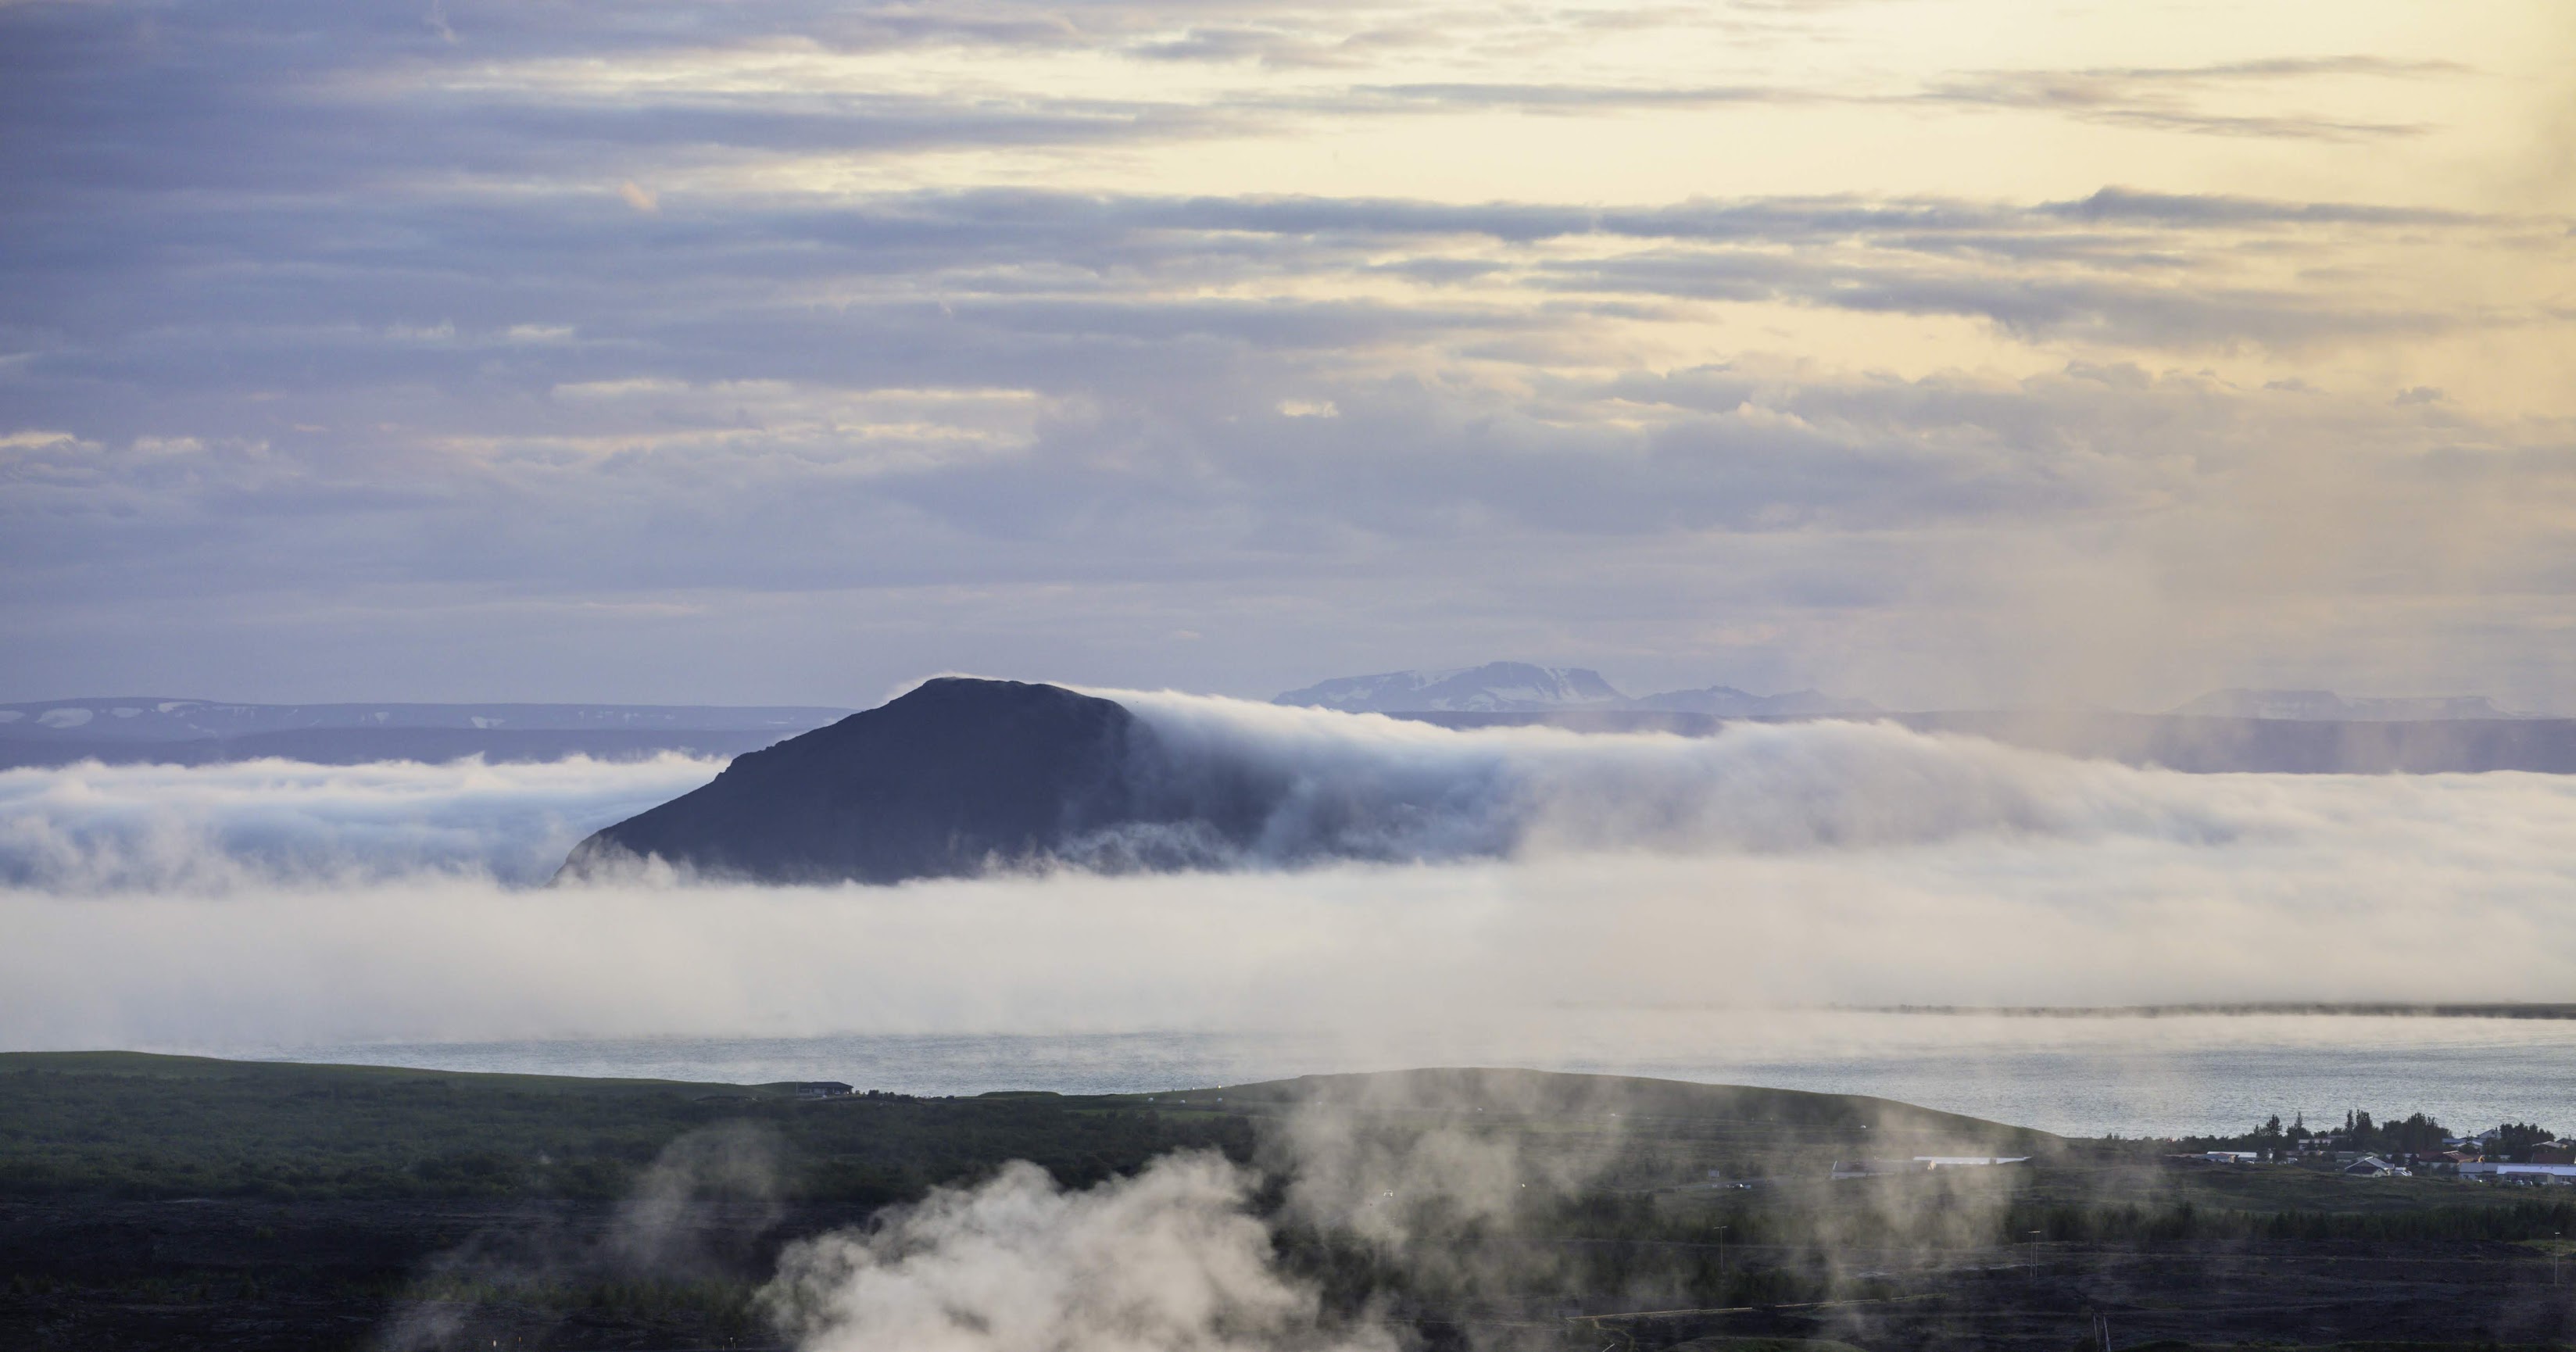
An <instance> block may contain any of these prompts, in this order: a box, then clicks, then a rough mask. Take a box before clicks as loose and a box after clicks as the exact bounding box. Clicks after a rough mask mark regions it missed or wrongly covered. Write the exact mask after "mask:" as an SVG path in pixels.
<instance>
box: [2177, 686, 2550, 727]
mask: <svg viewBox="0 0 2576 1352" xmlns="http://www.w3.org/2000/svg"><path fill="white" fill-rule="evenodd" d="M2174 712H2175V713H2177V714H2180V715H2183V716H2185V717H2192V718H2270V719H2280V720H2284V721H2287V722H2294V723H2433V722H2442V721H2446V720H2449V719H2458V718H2540V717H2546V715H2542V714H2517V713H2508V712H2506V711H2505V710H2502V709H2499V708H2497V707H2496V706H2495V701H2494V700H2491V699H2488V698H2487V697H2486V696H2484V695H2434V696H2427V697H2422V698H2413V699H2345V698H2344V697H2343V696H2341V695H2338V694H2336V693H2335V692H2333V691H2331V690H2244V689H2230V690H2213V691H2211V692H2210V693H2208V694H2206V695H2203V696H2201V697H2200V698H2198V699H2196V700H2193V701H2192V702H2190V703H2189V704H2185V705H2181V706H2179V707H2177V708H2176V709H2175V710H2174Z"/></svg>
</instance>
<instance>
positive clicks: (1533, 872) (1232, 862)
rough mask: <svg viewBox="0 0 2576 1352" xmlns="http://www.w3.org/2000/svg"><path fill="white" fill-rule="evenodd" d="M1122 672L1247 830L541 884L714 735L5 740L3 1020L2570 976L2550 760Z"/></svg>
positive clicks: (627, 1014)
mask: <svg viewBox="0 0 2576 1352" xmlns="http://www.w3.org/2000/svg"><path fill="white" fill-rule="evenodd" d="M1120 698H1122V699H1124V700H1126V701H1129V702H1130V703H1131V704H1132V706H1133V707H1134V708H1135V709H1136V710H1137V712H1138V713H1139V714H1140V715H1141V716H1142V717H1144V718H1145V719H1146V720H1147V721H1148V722H1149V723H1150V724H1151V725H1152V726H1153V727H1154V728H1155V729H1156V730H1157V732H1158V734H1160V735H1162V736H1164V737H1166V738H1170V739H1173V740H1175V741H1177V742H1180V743H1183V744H1184V745H1188V746H1193V747H1196V748H1198V749H1200V750H1204V751H1208V752H1210V753H1214V752H1216V751H1222V752H1223V753H1224V754H1225V755H1228V756H1231V757H1236V758H1240V759H1244V760H1248V761H1251V762H1255V763H1258V764H1261V765H1265V766H1267V767H1269V768H1270V769H1271V771H1272V772H1275V773H1278V774H1281V775H1286V776H1289V777H1291V778H1293V779H1294V780H1295V781H1296V782H1297V783H1298V784H1300V785H1301V786H1303V790H1302V792H1301V793H1300V794H1299V795H1296V801H1297V802H1298V803H1299V804H1301V805H1302V807H1301V810H1300V811H1299V812H1293V813H1290V814H1288V815H1286V816H1284V817H1283V818H1282V819H1281V820H1280V821H1278V822H1277V823H1275V824H1274V826H1275V830H1274V832H1273V834H1272V835H1271V836H1270V838H1269V846H1270V849H1271V851H1272V853H1271V854H1270V855H1269V856H1268V857H1266V858H1263V857H1252V858H1234V859H1228V860H1223V861H1215V862H1219V863H1222V864H1223V865H1224V866H1225V867H1227V868H1232V869H1238V870H1245V871H1235V872H1204V871H1199V872H1184V873H1177V874H1150V875H1114V874H1113V875H1103V874H1096V873H1091V872H1087V871H1085V870H1082V869H1080V868H1068V869H1057V870H1047V871H1036V872H1014V871H1005V872H1002V873H999V874H996V875H994V876H990V877H987V878H983V879H975V880H961V881H953V882H933V883H915V884H907V885H903V886H899V887H891V888H866V887H821V888H758V887H737V886H729V885H722V884H706V883H690V882H688V881H686V880H685V879H676V878H672V877H669V876H667V875H666V876H663V877H660V878H658V879H657V878H654V877H650V876H647V877H637V878H631V879H628V880H626V881H623V882H614V883H603V884H598V885H592V886H567V887H555V888H544V887H530V886H527V885H526V884H528V883H529V882H532V881H534V880H536V879H538V878H540V877H542V876H543V874H544V872H545V871H546V868H547V867H550V865H551V863H552V859H551V858H549V857H548V856H547V855H546V854H545V853H544V852H545V851H549V850H552V851H560V850H561V849H563V848H566V847H568V844H569V842H570V841H571V840H573V839H576V838H578V836H579V835H580V833H581V832H582V831H584V830H585V829H587V828H589V827H593V826H596V825H599V824H604V823H605V822H606V821H608V820H611V819H614V818H615V817H617V816H619V815H621V814H624V813H627V812H630V811H632V810H635V809H636V808H637V807H640V806H642V805H644V804H647V803H649V802H652V801H655V800H657V799H658V798H660V797H663V796H667V795H669V794H673V793H677V792H681V791H684V790H686V789H687V788H690V787H694V786H695V784H697V783H699V782H703V780H704V779H705V778H706V777H707V776H708V775H710V774H711V773H712V771H713V769H714V767H713V766H712V765H710V764H708V763H704V762H693V761H686V760H680V759H676V758H673V759H667V760H664V761H659V762H646V763H640V764H624V765H620V764H601V763H591V762H565V763H561V764H558V765H552V766H539V767H484V766H479V765H475V764H472V763H466V764H461V765H456V766H446V767H384V768H381V769H376V770H369V771H364V772H350V771H346V770H324V769H319V768H316V767H294V766H285V765H264V766H262V765H253V766H226V767H207V768H180V767H153V768H115V769H108V770H100V769H98V768H97V767H86V768H75V769H71V770H63V771H16V772H11V773H10V775H9V776H8V777H7V778H6V779H5V780H0V783H5V784H6V785H7V786H8V788H9V793H8V796H7V797H6V799H5V801H4V802H0V814H5V815H0V851H5V854H0V858H5V860H6V862H7V865H8V867H9V869H10V870H11V877H12V878H13V881H12V883H11V884H10V887H9V889H8V890H7V891H6V892H5V893H0V908H5V911H6V917H5V918H6V924H7V928H8V930H9V932H10V933H11V934H12V936H13V938H14V942H13V943H12V944H11V945H9V946H8V949H7V951H6V953H5V954H0V991H5V994H0V1021H5V1022H6V1023H7V1024H8V1025H9V1026H10V1027H12V1028H14V1029H17V1030H19V1032H20V1035H21V1037H22V1038H23V1039H27V1040H31V1041H32V1042H35V1043H41V1044H42V1045H50V1046H71V1045H96V1044H100V1043H125V1044H140V1045H158V1046H171V1045H200V1046H202V1045H207V1044H208V1043H209V1042H210V1041H220V1042H224V1043H225V1044H226V1045H236V1044H238V1043H257V1042H261V1041H263V1040H265V1041H297V1040H313V1039H315V1038H324V1039H331V1038H344V1039H348V1040H365V1039H402V1038H426V1037H450V1038H524V1037H539V1036H546V1035H554V1034H566V1033H576V1032H578V1033H586V1034H603V1035H605V1034H616V1035H635V1036H643V1035H655V1034H676V1033H683V1032H694V1033H700V1034H706V1033H713V1032H728V1033H772V1034H781V1035H785V1034H794V1033H817V1032H825V1031H831V1030H834V1029H843V1028H853V1027H868V1028H880V1029H903V1030H916V1031H925V1030H981V1029H995V1028H1027V1029H1082V1030H1116V1029H1122V1028H1148V1027H1234V1026H1247V1025H1261V1026H1272V1025H1277V1024H1283V1023H1284V1024H1288V1025H1308V1024H1312V1025H1321V1026H1327V1027H1345V1028H1356V1027H1360V1026H1363V1025H1370V1024H1378V1025H1382V1026H1394V1025H1397V1024H1403V1023H1406V1022H1408V1021H1415V1022H1418V1021H1421V1020H1424V1019H1434V1020H1436V1019H1439V1018H1448V1017H1455V1016H1457V1015H1458V1013H1459V1012H1460V1011H1463V1010H1470V1009H1484V1010H1491V1011H1495V1012H1496V1013H1497V1014H1498V1015H1499V1014H1501V1013H1503V1012H1507V1011H1513V1010H1520V1011H1526V1010H1529V1009H1533V1008H1538V1007H1543V1006H1546V1005H1548V1004H1550V1003H1552V1002H1558V1001H1573V1002H1578V1003H1589V1002H1596V1001H1597V1000H1599V999H1600V998H1601V993H1602V992H1603V991H1604V990H1605V989H1606V990H1609V991H1613V992H1615V1000H1616V1001H1620V1002H1641V1003H1649V1004H1652V1003H1658V1002H1682V1003H1704V1002H1708V1001H1711V1000H1715V1001H1717V1002H1719V1003H1729V1004H1746V1005H1756V1006H1763V1005H1806V1004H1836V1003H1841V1004H1869V1005H1877V1004H1891V1003H1933V1004H1969V1005H2024V1004H2037V1005H2055V1004H2103V1003H2112V1004H2120V1003H2157V1002H2167V1001H2202V1000H2217V1001H2263V1000H2436V1001H2438V1000H2457V999H2462V998H2478V999H2540V1000H2545V999H2550V998H2555V997H2557V996H2559V995H2561V994H2562V993H2563V992H2564V991H2565V990H2566V989H2568V988H2569V984H2570V983H2571V982H2576V939H2571V938H2570V937H2569V933H2570V932H2569V931H2568V930H2567V928H2566V927H2565V926H2564V925H2563V923H2560V917H2561V915H2562V914H2563V908H2564V904H2565V902H2564V898H2565V897H2566V896H2567V895H2568V894H2569V891H2570V889H2571V888H2576V859H2571V858H2570V856H2569V854H2568V852H2567V851H2566V849H2565V841H2566V840H2567V839H2569V838H2571V834H2576V780H2571V779H2568V778H2566V777H2558V776H2543V775H2525V774H2513V773H2496V774H2484V775H2435V776H2336V775H2296V776H2293V775H2278V776H2276V775H2185V774H2178V773H2172V772H2166V771H2157V770H2140V769H2133V768H2128V767H2123V766H2118V765H2112V764H2108V763H2103V762H2081V761H2073V760H2067V759H2063V758H2058V757H2051V756H2045V755H2040V754H2036V753H2031V752H2025V751H2017V750H2012V749H2008V748H2003V747H1998V746H1995V745H1993V744H1991V743H1985V742H1979V741H1975V740H1973V739H1965V738H1957V737H1946V736H1926V735H1922V734H1917V733H1912V732H1908V731H1905V730H1903V729H1899V728H1894V727H1887V726H1880V725H1871V724H1856V723H1830V722H1829V723H1802V724H1790V725H1766V726H1752V727H1746V728H1742V729H1736V730H1733V731H1730V732H1728V733H1726V734H1724V735H1721V736H1717V737H1711V738H1703V739H1684V738H1677V737H1666V736H1580V735H1576V734H1572V733H1566V732H1562V731H1558V730H1553V729H1543V728H1513V729H1496V730H1487V731H1479V732H1456V731H1450V730H1447V729H1442V728H1438V727H1433V726H1429V725H1425V724H1420V723H1408V722H1403V721H1400V720H1393V719H1386V718H1381V717H1375V716H1353V715H1345V714H1335V713H1330V712H1326V711H1317V710H1303V709H1289V708H1281V707H1276V706H1267V705H1257V704H1249V703H1244V702H1239V701H1228V700H1218V699H1209V698H1205V697H1197V696H1183V695H1173V694H1133V693H1122V694H1121V695H1120ZM1304 809H1312V811H1311V812H1309V811H1305V810H1304ZM1354 822H1356V823H1362V824H1365V825H1366V826H1367V827H1368V828H1369V829H1370V830H1371V832H1372V833H1373V834H1371V835H1370V836H1369V837H1368V838H1367V839H1366V840H1365V841H1362V842H1359V846H1360V847H1361V848H1352V843H1351V842H1348V841H1344V842H1340V843H1339V845H1338V846H1337V848H1341V849H1343V850H1344V851H1345V852H1346V853H1349V854H1357V855H1360V856H1361V858H1362V859H1363V860H1376V861H1380V862H1334V861H1333V860H1332V858H1331V857H1330V856H1329V854H1328V853H1326V852H1324V851H1322V850H1320V849H1319V848H1318V844H1319V840H1318V838H1317V837H1316V836H1314V835H1313V834H1311V833H1312V832H1314V831H1315V830H1317V829H1318V823H1323V824H1326V825H1330V824H1333V823H1343V824H1348V823H1354ZM1336 829H1341V828H1336ZM1301 832H1304V833H1308V834H1305V835H1300V834H1299V833H1301ZM555 857H560V856H559V854H558V855H556V856H555ZM1283 864H1284V865H1290V866H1288V867H1281V865H1283ZM2428 897H2438V898H2440V899H2441V902H2442V912H2441V918H2440V922H2439V933H2440V935H2441V936H2442V941H2441V942H2427V941H2426V925H2427V923H2428V922H2427V917H2426V914H2425V910H2424V907H2425V904H2426V902H2425V899H2426V898H2428ZM2287 953H2295V954H2297V955H2298V960H2297V961H2296V962H2294V963H2286V962H2284V961H2282V955H2283V954H2287ZM1719 972H1722V973H1723V976H1722V977H1716V976H1714V975H1713V974H1714V973H1719ZM1605 981H1608V982H1609V983H1610V984H1609V985H1607V986H1606V987H1605V985H1604V984H1603V983H1604V982H1605ZM461 993H470V994H471V998H468V999H463V1000H461V1001H460V1000H459V999H458V997H459V995H460V994H461Z"/></svg>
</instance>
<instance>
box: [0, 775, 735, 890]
mask: <svg viewBox="0 0 2576 1352" xmlns="http://www.w3.org/2000/svg"><path fill="white" fill-rule="evenodd" d="M723 768H724V766H723V764H722V763H721V762H718V761H707V760H697V759H693V758H690V757H686V756H679V755H662V756H657V757H654V758H652V759H649V760H641V761H623V762H615V761H593V760H589V759H586V758H574V759H570V760H562V761H554V762H548V763H541V764H530V765H486V764H483V763H482V762H480V761H475V760H466V761H457V762H453V763H450V764H446V765H420V764H414V763H408V762H391V763H380V764H373V765H357V766H323V765H308V764H303V763H300V762H295V761H279V760H266V761H247V762H239V763H234V764H228V765H216V766H180V765H115V766H103V765H100V764H98V763H96V762H88V763H84V764H79V765H73V766H67V767H62V768H58V769H18V770H0V884H5V885H8V886H12V887H24V888H35V889H40V890H45V891H52V892H59V893H75V894H79V893H95V892H117V893H134V892H150V891H154V890H158V889H171V890H177V891H183V892H233V891H240V890H254V891H255V890H258V889H260V888H264V887H269V886H275V885H280V884H285V885H295V886H319V885H327V884H331V883H335V882H345V883H350V884H366V883H371V882H385V881H391V880H397V879H408V878H417V877H422V876H435V875H438V874H458V875H463V876H467V877H473V878H480V879H489V880H491V881H493V882H496V883H500V884H504V885H525V884H528V883H536V882H543V881H544V880H545V879H547V878H549V877H552V876H553V875H554V871H555V869H556V868H557V867H558V866H560V865H561V864H562V863H563V855H564V852H565V851H566V850H568V849H570V848H571V847H572V845H573V843H574V842H576V841H578V840H580V839H581V837H582V836H583V835H586V834H588V833H589V832H590V831H592V830H594V829H596V828H597V827H598V825H599V824H600V823H601V822H603V821H608V820H614V819H616V818H618V817H622V816H626V815H628V814H631V813H634V812H640V811H642V810H643V809H645V808H648V807H651V806H652V805H654V804H655V803H658V802H662V801H664V800H666V799H668V798H670V797H672V796H674V795H676V794H681V793H686V792H688V791H689V790H691V789H694V788H696V787H698V786H699V785H700V784H703V783H705V782H707V781H708V780H709V779H712V778H714V777H715V774H716V772H717V771H718V770H721V769H723Z"/></svg>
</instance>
